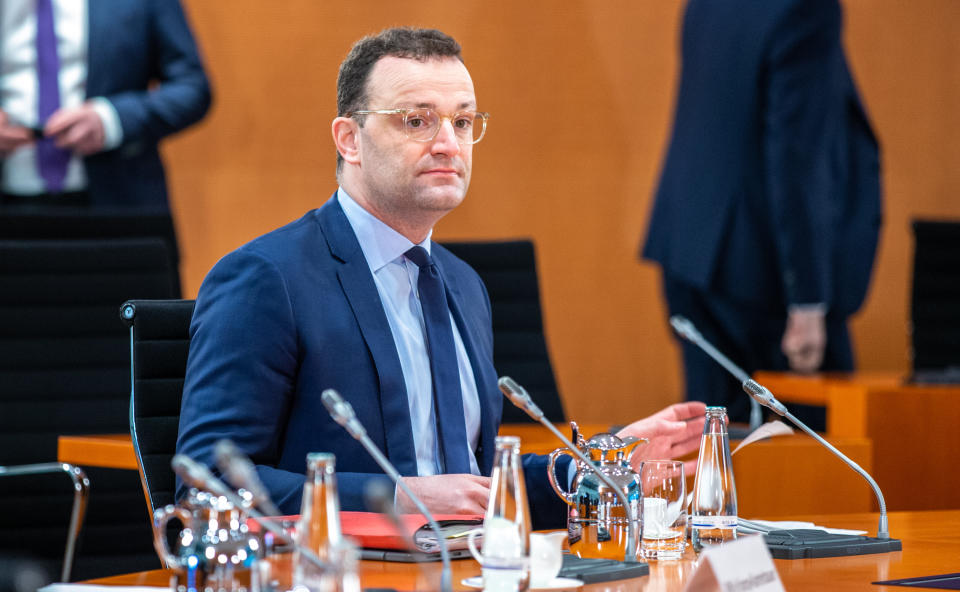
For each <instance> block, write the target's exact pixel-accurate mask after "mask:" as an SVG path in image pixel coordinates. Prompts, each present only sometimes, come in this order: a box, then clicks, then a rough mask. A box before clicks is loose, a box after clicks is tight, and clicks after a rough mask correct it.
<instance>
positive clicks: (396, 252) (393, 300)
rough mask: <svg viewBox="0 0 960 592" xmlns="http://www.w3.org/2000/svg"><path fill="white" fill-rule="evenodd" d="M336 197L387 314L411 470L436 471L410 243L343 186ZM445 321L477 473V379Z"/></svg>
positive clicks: (425, 356)
mask: <svg viewBox="0 0 960 592" xmlns="http://www.w3.org/2000/svg"><path fill="white" fill-rule="evenodd" d="M337 199H338V201H339V202H340V207H342V208H343V212H344V213H345V214H346V216H347V220H348V221H349V222H350V226H351V228H353V232H354V234H355V235H356V236H357V240H358V241H359V242H360V248H361V249H362V250H363V255H364V257H365V258H366V260H367V265H369V266H370V272H371V273H372V274H373V280H374V283H375V284H376V286H377V291H378V292H379V294H380V301H381V302H382V303H383V309H384V311H385V312H386V314H387V322H388V323H389V324H390V331H391V332H392V333H393V341H394V344H395V345H396V347H397V354H398V355H399V357H400V367H401V368H402V369H403V380H404V384H405V386H406V388H407V403H408V404H409V406H410V421H411V424H412V426H413V446H414V449H415V451H416V455H417V472H418V474H419V475H420V476H425V475H437V474H440V473H442V472H443V471H442V467H441V466H440V461H439V455H438V446H437V427H436V421H435V419H434V417H435V416H434V409H433V381H432V373H431V371H430V357H429V355H428V354H427V342H426V328H425V326H424V322H423V312H422V309H421V308H420V297H419V294H418V293H417V280H418V278H419V277H420V268H419V267H417V265H416V264H415V263H414V262H412V261H410V260H409V259H407V258H406V257H405V256H404V253H406V252H407V251H408V250H410V249H411V248H413V246H414V244H413V243H412V242H410V240H408V239H407V238H406V237H404V236H403V235H401V234H400V233H399V232H397V231H396V230H394V229H392V228H390V227H389V226H387V225H386V224H384V223H383V222H382V221H381V220H379V219H378V218H376V217H375V216H373V215H372V214H370V213H369V212H368V211H366V210H365V209H363V208H362V207H361V206H360V205H359V204H357V202H355V201H353V199H352V198H351V197H350V196H349V195H347V192H346V191H344V190H343V188H340V189H339V190H337ZM431 234H432V233H431ZM430 245H431V242H430V236H427V238H426V239H425V240H424V241H423V242H422V243H420V246H421V247H423V248H424V249H426V250H427V252H428V253H429V252H430ZM450 325H451V327H452V329H453V340H454V344H455V346H456V350H457V362H458V366H459V369H460V391H461V393H462V395H463V411H464V420H465V422H466V426H467V442H465V443H464V445H466V446H468V450H469V451H470V454H469V455H468V456H469V457H470V471H471V472H472V473H473V474H474V475H479V474H480V470H479V469H478V467H477V459H476V458H475V456H474V454H473V451H474V450H476V448H477V442H478V440H479V438H480V399H479V397H478V395H477V383H476V380H475V379H474V375H473V367H472V366H471V365H470V359H469V358H468V357H467V350H466V348H465V347H464V345H463V339H461V337H460V331H459V330H458V329H457V324H456V323H455V322H454V320H453V315H452V314H451V315H450Z"/></svg>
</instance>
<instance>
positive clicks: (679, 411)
mask: <svg viewBox="0 0 960 592" xmlns="http://www.w3.org/2000/svg"><path fill="white" fill-rule="evenodd" d="M706 413H707V406H706V405H705V404H703V403H701V402H700V401H688V402H686V403H675V404H673V405H670V406H669V407H667V408H666V409H662V410H660V411H658V412H656V413H654V414H653V415H651V416H650V417H645V418H643V419H640V420H637V421H635V422H633V423H631V424H630V425H628V426H627V427H625V428H623V429H622V430H620V431H619V432H617V436H619V437H621V438H623V437H626V436H636V437H637V438H647V439H648V440H650V442H649V443H648V444H645V445H640V446H638V447H637V448H635V449H634V450H635V452H634V454H633V456H631V457H630V465H631V466H632V467H633V469H634V470H635V471H639V470H640V463H642V462H643V461H645V460H658V459H673V458H677V457H680V456H683V455H685V454H687V453H689V452H693V451H694V450H696V449H697V448H698V447H699V446H700V436H702V435H703V422H704V419H705V418H706ZM683 469H684V472H685V473H686V474H687V475H692V474H693V473H694V472H695V471H696V470H697V461H696V460H688V461H687V462H685V463H684V464H683Z"/></svg>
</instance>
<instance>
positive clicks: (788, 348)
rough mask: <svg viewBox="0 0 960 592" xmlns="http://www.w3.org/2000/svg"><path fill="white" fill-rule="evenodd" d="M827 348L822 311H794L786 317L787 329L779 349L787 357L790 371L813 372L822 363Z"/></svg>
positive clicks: (825, 325)
mask: <svg viewBox="0 0 960 592" xmlns="http://www.w3.org/2000/svg"><path fill="white" fill-rule="evenodd" d="M826 347H827V324H826V319H825V315H824V313H823V311H822V310H820V309H817V308H812V309H809V310H807V309H802V308H801V309H794V310H791V311H790V313H789V314H788V315H787V328H786V329H785V330H784V332H783V339H782V340H781V341H780V349H781V350H783V354H784V355H785V356H787V361H788V362H789V363H790V369H791V370H794V371H796V372H804V373H809V372H814V371H816V370H817V369H818V368H819V367H820V364H822V363H823V352H824V349H826Z"/></svg>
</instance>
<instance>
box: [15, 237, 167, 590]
mask: <svg viewBox="0 0 960 592" xmlns="http://www.w3.org/2000/svg"><path fill="white" fill-rule="evenodd" d="M171 265H172V258H171V256H170V252H169V246H168V243H166V242H165V241H164V240H162V239H159V238H147V239H110V240H64V241H46V240H0V385H2V386H0V409H2V410H3V412H2V413H0V465H23V464H27V463H45V462H51V461H56V458H57V436H59V435H63V434H95V433H116V432H124V431H126V430H127V429H128V425H129V424H128V415H127V410H128V407H129V405H128V401H129V395H130V389H129V385H130V374H129V372H130V366H129V360H130V357H129V356H130V354H129V342H128V340H127V333H126V330H125V328H124V326H123V324H122V323H121V322H119V321H118V320H117V318H116V310H117V306H118V305H119V304H120V303H121V302H123V301H124V300H127V299H128V298H130V297H137V296H139V297H144V298H150V297H152V298H172V297H175V296H177V295H178V293H177V283H178V282H177V280H176V278H177V270H176V268H173V267H172V266H171ZM85 469H86V471H87V474H88V475H89V477H90V481H91V482H92V488H91V496H90V503H89V506H88V508H87V515H86V521H85V524H84V525H83V531H82V534H81V538H80V543H79V548H78V553H77V557H76V560H75V564H74V570H73V579H85V578H91V577H99V576H105V575H111V574H115V573H118V572H122V571H135V570H140V569H149V568H153V567H156V562H157V559H156V554H155V553H154V551H153V549H152V545H151V544H150V543H151V538H150V534H151V533H150V527H149V523H148V521H147V520H145V519H144V518H145V516H144V512H143V494H142V491H141V488H140V484H139V480H138V479H137V476H136V475H135V474H133V473H132V472H131V471H127V470H115V469H100V468H96V467H90V468H85ZM72 501H73V496H72V488H71V487H69V480H66V479H65V477H63V476H62V475H36V476H30V477H17V478H8V479H0V531H2V532H3V535H4V536H3V537H0V555H11V554H30V555H32V556H35V557H40V559H41V560H42V561H44V562H47V563H48V564H49V565H50V566H51V567H53V569H48V571H49V572H50V573H59V569H58V565H59V564H60V562H61V557H60V555H59V553H60V552H61V551H62V549H63V548H64V547H63V541H64V540H65V534H66V529H67V523H68V520H69V517H70V512H71V504H72Z"/></svg>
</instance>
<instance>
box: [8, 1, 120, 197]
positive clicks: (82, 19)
mask: <svg viewBox="0 0 960 592" xmlns="http://www.w3.org/2000/svg"><path fill="white" fill-rule="evenodd" d="M53 17H54V18H53V20H54V31H55V33H56V36H57V55H58V57H59V59H60V75H59V82H60V106H61V108H64V107H77V106H79V105H81V104H83V102H84V100H85V99H86V84H87V37H88V35H87V2H86V0H53ZM36 38H37V14H36V0H3V1H2V2H0V109H2V110H3V111H4V112H5V113H6V114H7V117H8V118H9V120H10V123H11V124H13V125H23V126H27V127H41V126H42V124H43V122H40V121H38V119H37V86H38V82H37V46H36ZM91 104H92V106H93V108H94V110H95V111H96V112H97V115H99V116H100V120H101V121H102V122H103V129H104V135H105V142H104V150H109V149H112V148H116V147H117V146H119V145H120V143H121V142H122V141H123V128H122V127H121V125H120V117H119V116H118V115H117V112H116V109H114V108H113V105H112V104H110V101H108V100H107V99H104V98H102V97H100V98H93V99H91ZM86 186H87V177H86V172H85V171H84V168H83V161H82V160H81V159H80V157H78V156H76V155H74V156H73V157H72V158H71V159H70V163H69V164H68V165H67V177H66V179H64V191H80V190H83V189H85V188H86ZM0 187H2V189H3V191H4V192H6V193H12V194H17V195H33V194H39V193H43V192H44V191H45V189H44V184H43V178H42V177H41V176H40V173H39V171H38V170H37V158H36V149H35V147H34V145H33V144H28V145H26V146H24V147H22V148H20V149H18V150H16V151H14V152H13V153H11V154H10V155H9V156H8V157H7V158H6V159H4V161H3V177H2V183H0Z"/></svg>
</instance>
